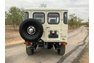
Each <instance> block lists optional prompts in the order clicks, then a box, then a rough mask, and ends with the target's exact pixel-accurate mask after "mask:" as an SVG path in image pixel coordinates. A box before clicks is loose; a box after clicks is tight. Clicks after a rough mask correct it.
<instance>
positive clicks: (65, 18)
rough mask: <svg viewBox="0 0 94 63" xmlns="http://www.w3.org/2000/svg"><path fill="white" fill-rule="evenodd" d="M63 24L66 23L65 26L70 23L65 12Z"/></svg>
mask: <svg viewBox="0 0 94 63" xmlns="http://www.w3.org/2000/svg"><path fill="white" fill-rule="evenodd" d="M63 22H64V24H67V22H68V16H67V12H64V14H63Z"/></svg>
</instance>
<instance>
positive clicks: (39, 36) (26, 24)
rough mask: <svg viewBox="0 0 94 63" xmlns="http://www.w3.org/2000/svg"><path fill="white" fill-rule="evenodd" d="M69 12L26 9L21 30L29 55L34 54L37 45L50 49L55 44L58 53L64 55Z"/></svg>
mask: <svg viewBox="0 0 94 63" xmlns="http://www.w3.org/2000/svg"><path fill="white" fill-rule="evenodd" d="M67 12H68V11H67V10H62V9H26V10H25V12H24V13H25V14H24V21H23V22H22V23H21V25H20V28H19V32H20V35H21V37H22V38H23V39H24V40H25V44H26V51H27V54H28V55H31V54H33V53H34V50H35V49H36V47H37V46H38V47H45V48H48V49H51V48H52V47H53V46H54V47H55V49H56V50H57V53H58V54H62V55H64V53H65V45H66V44H67V43H66V42H67V34H68V24H67V18H68V16H67ZM28 46H29V47H28Z"/></svg>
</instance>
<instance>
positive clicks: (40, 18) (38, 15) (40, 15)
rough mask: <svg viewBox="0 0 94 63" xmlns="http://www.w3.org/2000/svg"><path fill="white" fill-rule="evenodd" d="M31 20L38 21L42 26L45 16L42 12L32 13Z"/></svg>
mask: <svg viewBox="0 0 94 63" xmlns="http://www.w3.org/2000/svg"><path fill="white" fill-rule="evenodd" d="M33 18H34V19H36V20H38V21H40V22H41V23H42V24H43V23H44V22H45V14H44V13H43V12H34V13H33Z"/></svg>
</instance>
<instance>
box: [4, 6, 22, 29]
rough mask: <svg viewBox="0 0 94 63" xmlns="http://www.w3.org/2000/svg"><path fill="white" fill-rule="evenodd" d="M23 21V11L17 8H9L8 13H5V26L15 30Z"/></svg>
mask: <svg viewBox="0 0 94 63" xmlns="http://www.w3.org/2000/svg"><path fill="white" fill-rule="evenodd" d="M22 20H23V10H21V9H19V8H17V7H11V8H10V9H9V11H7V12H5V24H6V25H13V27H14V28H16V27H17V26H18V25H19V24H20V23H21V21H22Z"/></svg>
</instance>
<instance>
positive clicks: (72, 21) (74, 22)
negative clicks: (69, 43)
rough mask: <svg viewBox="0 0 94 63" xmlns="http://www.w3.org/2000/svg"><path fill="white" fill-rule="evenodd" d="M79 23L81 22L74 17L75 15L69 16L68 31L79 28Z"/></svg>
mask: <svg viewBox="0 0 94 63" xmlns="http://www.w3.org/2000/svg"><path fill="white" fill-rule="evenodd" d="M81 21H82V19H80V18H78V17H77V16H75V14H72V15H70V16H69V21H68V25H69V29H75V28H78V27H80V26H81Z"/></svg>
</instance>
